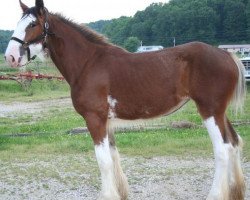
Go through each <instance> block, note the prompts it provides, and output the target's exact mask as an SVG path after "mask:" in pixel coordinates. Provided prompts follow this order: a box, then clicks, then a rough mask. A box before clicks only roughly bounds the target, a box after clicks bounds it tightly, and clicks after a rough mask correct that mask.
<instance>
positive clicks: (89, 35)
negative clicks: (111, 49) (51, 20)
mask: <svg viewBox="0 0 250 200" xmlns="http://www.w3.org/2000/svg"><path fill="white" fill-rule="evenodd" d="M52 15H54V16H55V17H57V18H58V19H59V20H61V21H62V22H63V23H65V24H67V25H69V26H70V27H72V28H73V29H75V30H77V31H78V32H79V33H81V34H82V35H83V37H84V38H86V39H87V40H89V41H90V42H93V43H96V44H102V45H106V44H109V42H108V39H107V38H106V37H105V36H103V35H101V34H99V33H97V32H95V31H94V30H92V29H90V28H88V27H87V26H86V25H83V24H77V23H75V22H74V21H73V20H71V19H68V18H66V17H65V16H63V15H62V14H60V13H53V14H52Z"/></svg>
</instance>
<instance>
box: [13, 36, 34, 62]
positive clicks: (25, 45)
mask: <svg viewBox="0 0 250 200" xmlns="http://www.w3.org/2000/svg"><path fill="white" fill-rule="evenodd" d="M11 40H15V41H16V42H19V43H20V44H22V47H23V48H24V49H25V50H26V51H27V58H28V61H31V60H34V59H35V58H36V55H35V56H32V57H30V47H29V45H30V43H28V42H24V41H22V40H20V39H19V38H17V37H11Z"/></svg>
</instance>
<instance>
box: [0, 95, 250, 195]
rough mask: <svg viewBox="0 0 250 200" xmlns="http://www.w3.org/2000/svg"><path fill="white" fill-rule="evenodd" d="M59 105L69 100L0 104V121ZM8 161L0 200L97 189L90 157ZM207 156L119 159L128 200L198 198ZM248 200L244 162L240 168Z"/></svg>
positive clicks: (2, 163)
mask: <svg viewBox="0 0 250 200" xmlns="http://www.w3.org/2000/svg"><path fill="white" fill-rule="evenodd" d="M60 105H64V107H65V106H66V107H71V106H72V103H71V100H70V99H69V98H66V99H60V100H49V101H41V102H30V103H19V102H16V103H11V104H4V103H1V102H0V117H15V116H17V115H18V114H35V113H36V114H39V112H41V111H44V108H46V109H48V110H49V109H50V108H56V107H57V106H60ZM7 160H8V161H6V160H4V159H1V156H0V200H24V199H30V200H36V199H45V200H52V199H53V200H64V199H65V200H66V199H67V200H68V199H70V200H77V199H84V200H94V199H96V197H97V195H98V191H99V189H100V185H99V183H100V180H99V171H98V168H97V163H96V160H95V158H94V154H91V155H85V154H77V155H61V154H60V155H41V156H40V157H37V155H36V156H32V155H27V158H25V159H19V158H12V159H7ZM213 163H214V162H213V159H212V155H211V156H210V158H192V157H191V156H190V157H189V158H187V157H185V158H181V157H153V158H144V157H125V156H122V165H123V169H124V172H125V174H126V175H127V177H128V180H129V185H130V194H129V200H177V199H178V200H202V199H206V196H207V194H208V192H209V190H210V187H211V184H212V177H213V173H214V165H213ZM243 168H244V173H245V178H246V182H247V192H246V198H245V199H246V200H247V199H250V162H245V163H244V164H243Z"/></svg>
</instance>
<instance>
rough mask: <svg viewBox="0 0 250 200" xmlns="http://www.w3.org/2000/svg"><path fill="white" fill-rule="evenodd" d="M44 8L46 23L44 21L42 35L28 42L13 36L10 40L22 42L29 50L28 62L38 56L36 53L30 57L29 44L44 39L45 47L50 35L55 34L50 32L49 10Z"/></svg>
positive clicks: (25, 48)
mask: <svg viewBox="0 0 250 200" xmlns="http://www.w3.org/2000/svg"><path fill="white" fill-rule="evenodd" d="M44 10H45V23H44V26H43V32H42V34H41V35H39V36H37V37H36V38H35V39H33V40H31V41H28V42H25V41H23V40H21V39H19V38H17V37H11V39H10V40H14V41H16V42H18V43H20V44H21V45H22V47H23V48H24V50H25V51H27V58H28V62H29V61H31V60H34V59H35V58H36V55H34V56H32V57H30V47H29V45H31V44H34V43H37V42H39V41H41V40H42V44H43V47H45V46H46V41H47V37H48V35H55V34H54V33H52V32H49V23H48V17H47V13H48V11H47V9H44Z"/></svg>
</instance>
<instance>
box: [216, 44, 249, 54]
mask: <svg viewBox="0 0 250 200" xmlns="http://www.w3.org/2000/svg"><path fill="white" fill-rule="evenodd" d="M218 47H219V48H220V49H224V50H226V51H228V52H232V53H239V54H241V55H242V56H244V55H249V54H250V44H230V45H219V46H218Z"/></svg>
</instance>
